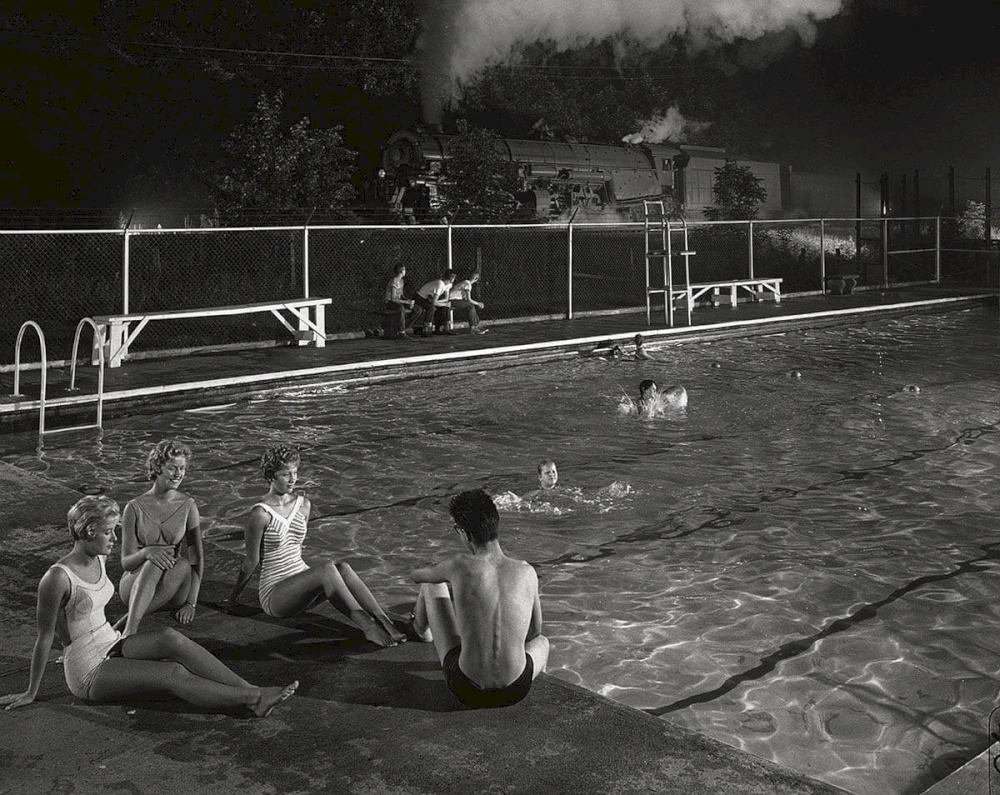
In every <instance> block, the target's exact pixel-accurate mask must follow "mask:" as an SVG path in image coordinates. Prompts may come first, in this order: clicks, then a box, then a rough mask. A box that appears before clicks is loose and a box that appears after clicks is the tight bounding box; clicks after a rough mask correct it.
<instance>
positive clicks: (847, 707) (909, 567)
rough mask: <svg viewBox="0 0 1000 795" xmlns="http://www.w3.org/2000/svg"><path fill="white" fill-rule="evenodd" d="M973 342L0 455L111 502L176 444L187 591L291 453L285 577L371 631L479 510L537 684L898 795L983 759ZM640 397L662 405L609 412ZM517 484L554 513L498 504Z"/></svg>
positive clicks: (986, 514)
mask: <svg viewBox="0 0 1000 795" xmlns="http://www.w3.org/2000/svg"><path fill="white" fill-rule="evenodd" d="M997 328H998V324H997V315H996V311H995V309H982V308H978V309H969V310H963V311H954V312H949V313H945V314H936V315H919V316H916V317H914V318H912V319H900V318H896V319H882V320H875V321H870V322H866V323H858V324H856V325H852V326H843V327H834V328H824V329H816V330H795V331H789V332H787V333H778V334H773V335H770V336H755V337H752V338H746V339H735V338H734V339H725V340H719V341H714V342H694V341H687V342H682V343H672V344H670V345H664V346H662V347H659V348H650V350H651V352H653V353H654V354H655V355H656V356H657V357H658V360H656V361H645V362H635V361H608V360H604V359H599V358H586V357H581V358H579V359H574V360H571V361H566V362H557V363H551V362H549V363H546V364H544V365H523V366H519V367H513V368H510V369H508V370H501V371H496V370H490V371H489V372H483V373H467V374H461V375H455V376H446V377H445V376H443V377H438V378H433V379H425V380H416V381H412V382H404V383H398V382H397V383H393V384H383V385H378V386H373V387H367V388H366V387H354V386H352V387H348V388H345V387H311V388H297V389H291V390H288V391H287V392H284V393H282V394H277V395H275V394H268V395H260V396H256V397H251V398H248V399H247V400H244V401H240V402H239V403H237V404H234V405H231V406H226V407H206V408H205V410H199V411H186V412H178V413H174V414H162V415H144V416H136V417H132V418H127V419H123V420H120V421H116V422H114V423H112V424H111V425H110V427H108V428H107V429H106V431H105V434H104V437H103V439H102V440H100V441H94V440H93V439H92V438H90V439H84V438H75V439H70V438H68V437H67V438H60V437H50V439H48V440H47V441H46V446H45V447H44V449H43V450H42V451H41V453H37V452H35V450H34V439H33V438H31V437H29V436H27V435H24V436H11V435H8V436H6V437H0V445H2V446H3V447H5V448H6V449H5V450H4V451H3V455H4V458H5V460H6V461H8V462H9V463H12V464H15V465H17V466H20V467H22V468H24V469H27V470H30V471H32V472H44V473H45V474H46V475H47V476H48V477H51V478H55V479H57V480H60V481H63V482H66V483H67V484H69V485H72V486H76V487H77V488H81V489H87V488H95V487H100V488H105V489H107V490H109V491H110V492H112V493H113V494H114V495H115V496H116V497H118V498H119V499H126V498H128V497H130V496H134V495H135V494H137V493H139V492H140V491H141V490H142V489H144V488H145V485H144V483H143V480H142V471H141V470H142V463H143V459H144V456H145V452H146V450H147V449H148V447H149V446H150V445H151V444H152V443H153V442H155V441H158V440H159V439H161V438H167V437H177V438H180V439H182V440H184V441H186V442H187V443H188V444H189V445H191V447H192V448H193V449H194V451H195V456H194V458H193V460H192V461H191V462H190V465H189V468H188V476H187V480H186V481H185V485H184V489H185V490H186V491H188V492H189V493H191V494H192V495H193V496H195V498H196V499H197V500H198V503H199V506H200V508H201V511H202V516H203V519H204V523H203V527H204V528H205V531H206V534H207V536H208V539H209V542H210V543H209V560H208V564H209V567H210V566H211V548H212V545H213V544H214V545H218V546H227V547H230V548H237V547H238V546H239V539H241V537H242V535H241V534H242V527H243V523H244V521H245V517H246V515H247V512H248V508H249V507H250V505H251V504H252V503H253V502H254V501H255V500H256V499H257V498H258V497H259V496H260V495H261V494H262V493H263V492H264V491H265V490H266V489H265V486H266V484H265V483H264V481H262V480H261V479H260V477H259V474H258V471H257V467H256V461H257V459H258V457H259V454H260V450H261V448H262V446H263V445H264V444H265V443H267V442H271V441H276V440H290V441H292V442H294V443H297V444H299V445H300V446H302V447H303V449H304V451H305V452H304V458H303V461H302V466H301V470H300V478H301V480H300V484H299V485H300V489H301V490H302V491H303V492H304V493H306V494H307V495H308V496H309V497H310V498H311V499H312V501H313V503H314V512H313V519H312V522H311V527H310V533H309V536H308V539H307V553H308V555H310V556H312V557H313V558H316V559H318V558H322V557H335V558H337V559H347V560H350V561H351V562H352V564H353V565H354V567H355V568H356V569H357V570H358V572H359V573H360V574H361V575H362V576H363V577H364V579H365V580H366V581H367V582H368V583H369V585H370V586H371V587H372V590H373V591H374V592H375V594H376V595H377V596H378V597H379V599H380V600H381V601H382V603H383V604H386V605H389V606H395V605H401V604H403V603H406V602H409V601H412V599H413V597H414V586H413V585H412V584H411V583H410V582H409V579H408V573H409V571H410V570H411V569H412V568H414V567H415V566H417V565H422V564H424V563H426V562H428V561H430V560H432V559H434V558H436V557H438V556H440V555H443V554H446V553H449V552H453V551H456V550H457V546H456V541H455V537H454V534H453V533H451V532H450V528H451V522H450V521H449V519H448V518H447V503H448V500H449V498H450V496H451V495H453V494H455V493H457V492H458V491H460V490H463V489H467V488H475V487H482V488H485V489H487V491H489V492H490V493H492V494H494V495H496V496H497V499H498V502H499V504H500V505H501V516H502V523H501V540H502V542H503V544H504V547H505V549H506V550H507V551H508V553H510V554H514V555H516V556H519V557H523V558H525V559H527V560H528V561H530V562H531V563H532V564H534V565H535V566H536V567H537V569H538V573H539V579H540V583H541V588H542V604H543V610H544V614H545V631H546V634H548V635H549V637H550V638H551V641H552V654H551V658H550V669H549V672H550V673H551V674H552V675H554V676H556V677H559V678H561V679H564V680H566V681H568V682H572V683H574V684H577V685H580V686H582V687H585V688H588V689H590V690H593V691H595V692H598V693H601V694H604V695H606V696H608V697H610V698H612V699H615V700H616V701H620V702H622V703H624V704H627V705H630V706H632V707H635V708H638V709H643V710H647V711H649V712H650V713H652V714H654V715H658V716H661V717H662V718H663V719H664V720H669V721H672V722H674V723H677V724H680V725H682V726H685V727H688V728H690V729H693V730H695V731H697V732H700V733H702V734H705V735H708V736H710V737H713V738H716V739H718V740H721V741H723V742H725V743H729V744H731V745H733V746H736V747H739V748H742V749H744V750H746V751H749V752H751V753H753V754H756V755H758V756H761V757H765V758H768V759H771V760H774V761H776V762H778V763H779V764H782V765H784V766H786V767H789V768H791V769H793V770H796V771H799V772H801V773H803V774H806V775H808V776H811V777H814V778H817V779H820V780H823V781H827V782H829V783H832V784H835V785H837V786H840V787H842V788H844V789H847V790H849V791H851V792H854V793H859V795H876V794H877V795H891V794H892V793H901V794H902V793H917V792H920V791H922V790H923V789H925V788H926V787H927V786H929V785H930V784H932V783H934V781H936V780H938V779H940V778H942V777H943V776H944V775H946V774H947V773H948V772H950V770H951V769H953V768H954V767H955V766H957V764H959V763H960V762H961V761H964V760H966V759H968V758H971V757H972V756H974V755H975V754H976V753H978V752H979V751H981V750H983V749H984V748H985V747H986V746H987V744H988V717H989V714H990V712H991V711H992V710H993V709H994V707H995V706H997V704H998V703H1000V641H998V640H997V632H996V627H997V626H998V624H1000V598H998V594H1000V524H998V521H997V517H998V515H1000V512H998V508H1000V499H998V496H997V488H996V475H995V472H996V471H998V468H1000V444H998V441H1000V436H998V427H1000V425H998V424H1000V401H998V395H1000V366H998V365H1000V361H998V359H1000V357H998V353H997V350H998V349H997V339H998V332H997ZM644 378H653V379H655V380H656V381H657V382H658V383H659V384H660V385H661V386H667V385H670V384H672V383H683V384H684V385H685V386H686V387H687V391H688V394H689V397H690V402H689V405H688V407H687V409H686V410H683V411H676V412H673V413H670V412H668V413H667V414H666V415H665V416H663V417H658V418H656V419H652V420H648V419H638V418H636V417H634V416H627V415H623V414H621V413H619V411H618V404H619V402H620V401H621V399H622V397H623V395H630V396H635V394H636V392H637V385H638V383H639V381H640V380H642V379H644ZM542 458H552V459H553V460H555V461H556V462H557V464H558V467H559V475H560V484H559V488H558V489H557V490H556V492H555V493H553V494H552V495H549V496H546V497H545V498H541V497H535V498H532V499H530V500H528V501H525V500H521V499H518V497H517V496H515V495H524V494H526V493H527V492H528V491H530V490H532V489H535V488H537V481H536V476H535V468H536V465H537V463H538V461H539V460H541V459H542ZM209 576H210V577H211V573H209Z"/></svg>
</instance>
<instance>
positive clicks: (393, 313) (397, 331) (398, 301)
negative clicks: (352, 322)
mask: <svg viewBox="0 0 1000 795" xmlns="http://www.w3.org/2000/svg"><path fill="white" fill-rule="evenodd" d="M405 276H406V265H405V264H403V263H402V262H397V263H396V266H395V267H394V268H393V271H392V278H391V279H390V280H389V284H387V285H386V288H385V323H384V325H385V329H384V333H385V339H387V340H394V339H401V338H404V337H405V336H406V333H405V331H404V329H405V327H406V313H407V312H408V311H409V310H410V309H413V301H411V300H409V299H408V298H406V297H404V295H403V277H405Z"/></svg>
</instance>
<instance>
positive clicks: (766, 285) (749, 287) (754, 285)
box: [687, 277, 782, 307]
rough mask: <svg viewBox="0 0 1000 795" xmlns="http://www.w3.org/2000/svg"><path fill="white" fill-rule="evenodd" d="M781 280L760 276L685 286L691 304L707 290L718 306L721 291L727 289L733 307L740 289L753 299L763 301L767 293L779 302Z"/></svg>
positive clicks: (721, 299) (720, 299)
mask: <svg viewBox="0 0 1000 795" xmlns="http://www.w3.org/2000/svg"><path fill="white" fill-rule="evenodd" d="M781 282H782V280H781V279H780V278H766V277H761V278H757V279H733V280H729V281H719V282H699V283H697V284H689V285H688V286H687V294H688V301H690V302H691V306H692V307H693V306H694V302H695V301H697V300H698V299H699V298H701V297H702V296H703V295H705V293H707V292H708V291H709V290H711V291H712V303H713V304H714V305H715V306H719V305H720V304H721V303H723V298H722V291H723V290H728V291H729V305H730V306H732V307H735V306H736V304H737V302H738V293H739V291H740V290H746V291H747V292H748V293H750V294H751V295H752V296H753V297H754V300H756V301H763V300H764V298H765V296H766V295H767V294H768V293H771V294H772V295H773V296H774V300H775V303H781Z"/></svg>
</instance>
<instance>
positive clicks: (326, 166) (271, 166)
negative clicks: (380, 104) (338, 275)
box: [210, 91, 357, 220]
mask: <svg viewBox="0 0 1000 795" xmlns="http://www.w3.org/2000/svg"><path fill="white" fill-rule="evenodd" d="M283 102H284V95H283V94H282V92H281V91H277V92H275V94H274V95H273V96H268V95H267V94H266V93H261V95H260V97H259V98H258V100H257V105H256V107H255V108H254V109H253V111H252V112H251V114H250V116H249V117H248V118H247V119H246V120H245V121H243V122H242V123H240V124H239V125H238V126H237V127H236V129H235V130H233V132H232V133H231V134H230V136H229V138H228V139H227V140H226V141H225V142H224V143H223V145H222V148H223V152H224V157H223V159H222V160H221V162H220V163H219V164H218V166H217V168H216V172H215V174H213V175H212V177H211V179H210V182H211V184H212V187H213V189H214V193H215V200H216V206H217V207H218V209H219V210H220V212H221V213H222V215H223V217H224V218H227V219H230V220H232V219H235V218H240V217H242V218H247V217H250V218H253V217H256V218H258V219H259V217H260V215H261V214H269V215H272V216H273V215H277V214H280V213H282V212H287V211H290V210H310V209H323V210H329V209H335V208H340V207H344V206H346V205H347V204H348V203H350V202H351V201H352V199H353V198H354V187H353V186H352V184H351V176H352V174H353V172H354V163H355V159H356V156H357V153H356V152H355V151H354V150H352V149H348V148H347V147H345V146H344V145H343V139H342V137H341V134H340V129H339V128H331V129H326V130H320V129H315V128H313V127H312V126H311V125H310V122H309V118H308V117H303V118H301V119H300V120H299V121H298V122H296V123H295V124H293V125H292V126H291V127H290V128H288V129H283V128H282V121H281V110H282V106H283Z"/></svg>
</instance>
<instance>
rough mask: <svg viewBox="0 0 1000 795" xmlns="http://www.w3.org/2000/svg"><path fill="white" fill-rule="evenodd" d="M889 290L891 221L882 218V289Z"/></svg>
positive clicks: (884, 217)
mask: <svg viewBox="0 0 1000 795" xmlns="http://www.w3.org/2000/svg"><path fill="white" fill-rule="evenodd" d="M888 288H889V219H888V217H886V216H884V215H883V216H882V289H888Z"/></svg>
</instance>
